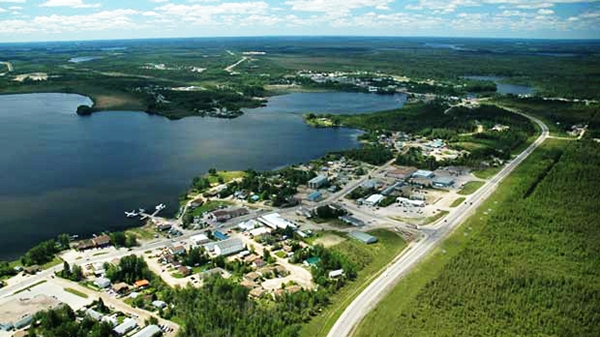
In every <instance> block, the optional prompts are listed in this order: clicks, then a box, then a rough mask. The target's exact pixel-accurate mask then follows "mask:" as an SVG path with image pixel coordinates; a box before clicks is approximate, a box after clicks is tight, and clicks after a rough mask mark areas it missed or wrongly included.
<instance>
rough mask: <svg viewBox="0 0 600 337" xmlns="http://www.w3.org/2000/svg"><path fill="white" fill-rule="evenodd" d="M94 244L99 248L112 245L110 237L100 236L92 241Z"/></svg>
mask: <svg viewBox="0 0 600 337" xmlns="http://www.w3.org/2000/svg"><path fill="white" fill-rule="evenodd" d="M92 242H93V243H94V245H95V246H96V247H97V248H102V247H106V246H109V245H110V236H108V235H100V236H97V237H95V238H93V239H92Z"/></svg>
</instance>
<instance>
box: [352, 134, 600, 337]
mask: <svg viewBox="0 0 600 337" xmlns="http://www.w3.org/2000/svg"><path fill="white" fill-rule="evenodd" d="M599 169H600V147H598V144H597V143H596V142H593V141H591V140H583V141H579V142H566V141H562V142H559V141H555V142H554V143H550V144H546V145H544V146H543V147H542V148H540V149H538V150H537V151H536V152H534V154H533V155H532V157H531V158H529V159H528V160H527V161H526V162H525V163H524V164H523V166H521V167H519V168H518V169H517V171H515V173H513V175H511V177H509V178H508V180H507V181H506V182H504V183H503V184H502V186H501V188H500V189H499V190H498V191H497V192H496V193H495V194H494V195H493V196H492V197H491V199H492V200H490V201H488V202H487V204H486V205H484V207H483V208H485V209H486V212H485V213H483V212H482V211H480V214H478V215H476V216H474V217H472V218H471V219H469V220H468V221H467V223H466V224H464V225H463V227H462V228H463V229H462V231H459V232H458V233H456V235H454V236H453V237H451V238H450V239H449V240H448V243H447V244H444V246H443V247H442V248H443V249H444V250H443V252H446V254H450V256H444V254H437V255H435V256H434V257H432V258H431V260H429V261H426V262H425V264H424V265H423V266H422V267H421V268H420V270H418V271H416V272H415V273H414V275H409V277H408V278H409V280H406V283H403V282H404V281H402V282H401V283H400V284H399V285H398V286H397V287H396V288H395V289H394V290H393V291H392V293H391V295H389V296H388V297H387V298H386V299H385V300H384V301H383V302H382V303H381V304H380V305H379V306H378V307H377V308H376V310H374V311H373V312H372V313H371V314H369V316H368V317H367V319H366V320H365V322H363V325H362V326H361V328H360V331H359V334H358V335H359V336H373V335H379V336H388V335H394V336H429V335H436V336H482V335H489V336H491V335H495V336H500V335H503V336H599V335H600V283H598V278H599V277H600V249H599V246H598V242H599V241H600V227H599V226H598V200H599V199H600V180H599V179H598V170H599ZM496 203H497V204H496ZM488 207H489V208H488ZM461 242H462V243H461ZM446 250H448V251H446ZM444 261H445V262H444Z"/></svg>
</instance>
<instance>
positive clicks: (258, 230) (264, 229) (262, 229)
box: [248, 227, 272, 237]
mask: <svg viewBox="0 0 600 337" xmlns="http://www.w3.org/2000/svg"><path fill="white" fill-rule="evenodd" d="M271 231H272V229H271V228H267V227H258V228H254V229H253V230H251V231H249V232H248V234H250V236H252V237H255V236H260V235H264V234H269V233H271Z"/></svg>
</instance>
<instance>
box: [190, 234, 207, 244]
mask: <svg viewBox="0 0 600 337" xmlns="http://www.w3.org/2000/svg"><path fill="white" fill-rule="evenodd" d="M190 240H191V241H192V243H193V244H194V245H195V246H201V245H203V244H205V243H209V242H210V239H209V238H208V236H206V235H205V234H197V235H194V236H192V237H190Z"/></svg>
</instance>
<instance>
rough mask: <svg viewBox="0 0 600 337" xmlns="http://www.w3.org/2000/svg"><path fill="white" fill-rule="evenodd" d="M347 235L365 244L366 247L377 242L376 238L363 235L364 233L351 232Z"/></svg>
mask: <svg viewBox="0 0 600 337" xmlns="http://www.w3.org/2000/svg"><path fill="white" fill-rule="evenodd" d="M348 235H349V236H350V237H352V238H354V239H356V240H358V241H361V242H363V243H366V244H368V245H369V244H372V243H375V242H377V238H376V237H374V236H373V235H369V234H367V233H364V232H358V231H353V232H350V233H349V234H348Z"/></svg>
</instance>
